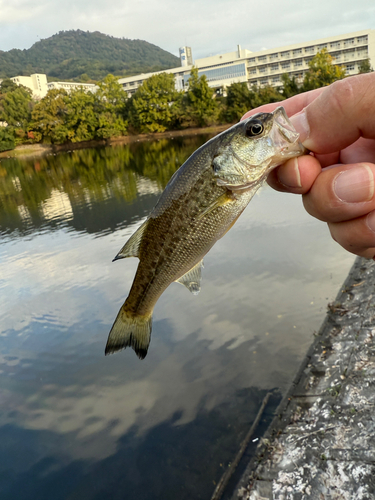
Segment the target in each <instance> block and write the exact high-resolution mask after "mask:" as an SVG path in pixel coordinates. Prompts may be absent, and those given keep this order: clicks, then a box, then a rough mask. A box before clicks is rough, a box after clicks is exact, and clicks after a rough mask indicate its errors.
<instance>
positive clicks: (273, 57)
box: [270, 54, 279, 61]
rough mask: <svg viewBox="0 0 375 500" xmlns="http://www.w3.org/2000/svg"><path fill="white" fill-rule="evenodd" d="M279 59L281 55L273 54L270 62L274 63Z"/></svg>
mask: <svg viewBox="0 0 375 500" xmlns="http://www.w3.org/2000/svg"><path fill="white" fill-rule="evenodd" d="M278 58H279V54H271V55H270V60H271V61H274V60H275V59H278Z"/></svg>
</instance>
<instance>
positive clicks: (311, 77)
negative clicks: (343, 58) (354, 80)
mask: <svg viewBox="0 0 375 500" xmlns="http://www.w3.org/2000/svg"><path fill="white" fill-rule="evenodd" d="M344 77H345V69H344V68H342V67H341V66H337V65H335V64H334V58H333V57H332V56H331V55H330V54H329V53H328V51H327V49H322V50H321V51H319V52H318V53H317V54H316V55H315V56H314V57H313V58H312V59H311V61H310V62H309V69H308V71H307V73H306V74H305V77H304V80H303V85H302V89H301V90H302V91H303V92H305V91H307V90H313V89H317V88H320V87H325V86H327V85H330V84H331V83H333V82H335V81H336V80H341V79H342V78H344Z"/></svg>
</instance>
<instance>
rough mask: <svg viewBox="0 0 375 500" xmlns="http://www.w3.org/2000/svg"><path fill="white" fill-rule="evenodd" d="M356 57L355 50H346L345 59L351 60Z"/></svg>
mask: <svg viewBox="0 0 375 500" xmlns="http://www.w3.org/2000/svg"><path fill="white" fill-rule="evenodd" d="M354 58H355V52H354V50H352V51H350V52H345V61H349V60H350V59H354Z"/></svg>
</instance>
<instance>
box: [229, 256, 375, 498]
mask: <svg viewBox="0 0 375 500" xmlns="http://www.w3.org/2000/svg"><path fill="white" fill-rule="evenodd" d="M277 413H278V414H277V416H276V417H275V419H274V421H273V422H272V424H271V427H270V429H269V430H268V432H267V434H266V436H265V438H264V439H263V440H262V441H261V443H260V445H259V447H258V451H257V455H256V457H255V458H254V459H253V460H252V461H251V462H250V464H249V466H248V467H247V469H246V472H245V474H244V475H243V477H242V480H241V481H240V484H239V486H238V488H237V491H236V493H235V495H234V496H233V497H232V499H233V500H239V499H241V500H268V499H274V500H308V499H329V500H336V499H337V500H338V499H340V500H341V499H345V500H346V499H347V500H353V499H356V500H361V499H363V500H365V499H366V500H368V499H371V498H375V262H374V261H368V260H365V259H361V258H358V259H357V260H356V261H355V263H354V266H353V268H352V269H351V271H350V273H349V276H348V278H347V280H346V281H345V283H344V285H343V287H342V290H341V291H340V293H339V294H338V297H337V299H336V301H335V302H333V303H332V304H330V305H329V306H328V314H327V317H326V319H325V321H324V323H323V325H322V327H321V329H320V331H319V333H318V335H317V337H316V339H315V341H314V343H313V345H312V346H311V348H310V349H309V352H308V353H307V355H306V358H305V360H304V362H303V364H302V366H301V367H300V370H299V372H298V374H297V376H296V378H295V381H294V383H293V385H292V387H291V389H290V391H289V393H288V394H287V395H286V397H285V398H284V399H283V401H282V403H281V405H280V406H279V408H278V412H277Z"/></svg>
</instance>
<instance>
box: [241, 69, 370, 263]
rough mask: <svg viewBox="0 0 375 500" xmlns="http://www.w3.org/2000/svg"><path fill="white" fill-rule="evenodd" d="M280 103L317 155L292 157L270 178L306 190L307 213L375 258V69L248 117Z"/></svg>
mask: <svg viewBox="0 0 375 500" xmlns="http://www.w3.org/2000/svg"><path fill="white" fill-rule="evenodd" d="M279 105H282V106H283V107H284V108H285V110H286V112H287V114H288V116H289V117H291V122H292V123H293V125H294V126H295V128H296V130H297V132H299V134H300V140H301V142H302V143H303V145H304V146H305V147H306V148H307V149H309V150H310V151H312V152H313V153H314V155H305V156H300V157H299V158H294V159H291V160H289V161H287V162H286V163H285V164H284V165H282V166H280V167H278V168H276V169H274V170H273V171H272V172H271V174H270V175H269V177H268V180H267V182H268V183H269V184H270V185H271V186H272V187H273V188H274V189H276V190H278V191H285V192H291V193H297V194H302V195H303V203H304V206H305V209H306V210H307V212H308V213H309V214H311V215H312V216H314V217H316V218H317V219H319V220H322V221H325V222H327V223H328V227H329V229H330V232H331V235H332V237H333V239H334V240H335V241H337V242H338V243H339V244H340V245H341V246H342V247H343V248H345V249H346V250H348V251H349V252H352V253H354V254H356V255H360V256H362V257H367V258H374V257H375V193H374V191H375V190H374V185H375V182H374V179H375V73H368V74H364V75H358V76H354V77H351V78H345V79H343V80H339V81H337V82H335V83H333V84H332V85H330V86H329V87H323V88H321V89H317V90H313V91H311V92H306V93H304V94H299V95H296V96H294V97H292V98H290V99H287V100H285V101H282V102H281V103H273V104H267V105H265V106H261V107H259V108H257V109H254V110H252V111H250V112H248V113H246V114H245V116H244V117H243V119H244V118H247V117H248V116H251V115H253V114H255V113H258V112H259V111H265V112H270V111H273V110H274V109H275V108H276V107H277V106H279Z"/></svg>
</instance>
